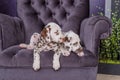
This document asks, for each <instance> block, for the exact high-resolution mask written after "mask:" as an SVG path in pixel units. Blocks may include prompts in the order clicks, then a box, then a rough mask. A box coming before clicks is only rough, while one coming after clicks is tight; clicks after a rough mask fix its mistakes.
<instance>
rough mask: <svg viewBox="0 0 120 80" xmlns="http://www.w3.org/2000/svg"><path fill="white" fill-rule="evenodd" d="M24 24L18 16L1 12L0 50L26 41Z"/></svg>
mask: <svg viewBox="0 0 120 80" xmlns="http://www.w3.org/2000/svg"><path fill="white" fill-rule="evenodd" d="M24 33H25V32H24V25H23V23H22V21H21V20H20V19H19V18H17V17H10V16H7V15H4V14H0V48H1V49H0V50H4V49H6V48H8V47H9V46H12V45H16V44H19V43H22V42H24V40H25V36H24Z"/></svg>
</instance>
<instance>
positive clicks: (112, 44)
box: [99, 0, 120, 64]
mask: <svg viewBox="0 0 120 80" xmlns="http://www.w3.org/2000/svg"><path fill="white" fill-rule="evenodd" d="M118 3H119V2H118V0H115V4H116V5H115V6H116V7H115V11H113V12H112V18H111V20H112V23H113V28H112V35H111V36H110V37H109V38H108V39H105V40H101V46H100V57H99V59H100V62H102V63H103V62H104V63H112V64H113V62H115V63H119V64H120V18H118V12H119V11H118V7H117V5H118ZM111 60H112V61H111Z"/></svg>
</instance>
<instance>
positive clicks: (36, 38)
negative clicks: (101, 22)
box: [20, 23, 84, 71]
mask: <svg viewBox="0 0 120 80" xmlns="http://www.w3.org/2000/svg"><path fill="white" fill-rule="evenodd" d="M55 36H56V37H55ZM74 39H75V40H74ZM79 41H80V39H79V37H78V36H77V35H76V34H75V33H74V32H72V31H69V32H66V33H62V31H61V28H60V27H59V26H58V25H57V24H55V23H49V24H48V25H47V26H45V28H44V29H43V30H42V31H41V33H40V34H39V33H34V34H33V35H32V36H31V40H30V44H29V45H27V44H20V47H22V48H27V49H34V53H33V56H34V61H33V69H34V70H35V71H37V70H39V69H40V53H41V51H49V50H53V51H54V52H55V54H54V56H53V68H54V69H55V70H58V69H59V68H60V62H59V58H60V55H61V54H62V55H64V56H69V55H70V52H71V51H75V52H77V53H78V55H79V56H83V55H84V53H83V52H82V48H81V46H80V44H79ZM70 46H71V47H70ZM74 47H76V48H74Z"/></svg>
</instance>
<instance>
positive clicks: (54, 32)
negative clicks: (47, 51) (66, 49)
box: [45, 22, 63, 42]
mask: <svg viewBox="0 0 120 80" xmlns="http://www.w3.org/2000/svg"><path fill="white" fill-rule="evenodd" d="M45 27H46V28H47V31H48V32H49V34H47V35H48V36H49V37H50V38H51V40H52V41H54V42H62V40H61V39H62V38H63V33H62V31H61V28H60V26H59V25H57V24H56V23H54V22H50V23H48V24H47V26H45Z"/></svg>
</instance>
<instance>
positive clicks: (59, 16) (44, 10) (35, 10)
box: [17, 0, 89, 43]
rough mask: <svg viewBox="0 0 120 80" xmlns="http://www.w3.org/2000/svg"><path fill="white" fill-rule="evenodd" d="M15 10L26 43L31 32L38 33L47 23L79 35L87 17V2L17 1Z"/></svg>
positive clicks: (86, 0) (87, 0)
mask: <svg viewBox="0 0 120 80" xmlns="http://www.w3.org/2000/svg"><path fill="white" fill-rule="evenodd" d="M17 8H18V9H17V10H18V15H19V17H20V18H21V19H22V20H23V22H24V26H25V32H26V42H27V43H28V42H29V39H30V36H31V35H32V33H33V32H40V31H41V30H42V29H43V28H44V26H45V25H46V24H47V23H49V22H55V23H57V24H59V25H60V26H61V28H62V30H63V31H69V30H73V31H74V32H75V33H77V34H79V31H80V25H81V21H82V20H83V19H84V18H86V17H88V16H89V0H17Z"/></svg>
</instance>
